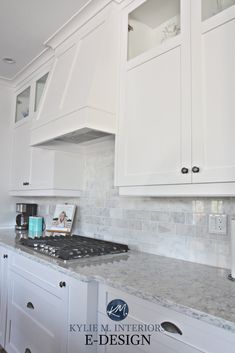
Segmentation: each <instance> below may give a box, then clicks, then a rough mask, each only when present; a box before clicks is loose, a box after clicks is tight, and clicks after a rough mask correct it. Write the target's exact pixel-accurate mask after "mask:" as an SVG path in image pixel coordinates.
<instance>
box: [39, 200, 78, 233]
mask: <svg viewBox="0 0 235 353" xmlns="http://www.w3.org/2000/svg"><path fill="white" fill-rule="evenodd" d="M75 211H76V205H71V204H58V205H56V208H55V213H54V217H53V220H52V224H51V225H48V226H47V227H46V232H49V233H54V234H53V235H69V234H71V232H72V226H73V220H74V215H75ZM49 235H50V234H49Z"/></svg>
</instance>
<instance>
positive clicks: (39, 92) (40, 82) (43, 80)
mask: <svg viewBox="0 0 235 353" xmlns="http://www.w3.org/2000/svg"><path fill="white" fill-rule="evenodd" d="M47 77H48V72H47V73H46V74H45V75H44V76H42V77H41V78H39V80H37V82H36V91H35V102H34V111H35V112H36V111H37V109H38V105H39V103H40V99H41V97H42V93H43V90H44V87H45V84H46V81H47Z"/></svg>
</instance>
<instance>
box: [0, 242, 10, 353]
mask: <svg viewBox="0 0 235 353" xmlns="http://www.w3.org/2000/svg"><path fill="white" fill-rule="evenodd" d="M8 259H9V251H8V250H6V249H4V248H2V247H0V346H2V347H3V348H5V343H6V322H7V288H8V285H7V283H8V282H7V274H8Z"/></svg>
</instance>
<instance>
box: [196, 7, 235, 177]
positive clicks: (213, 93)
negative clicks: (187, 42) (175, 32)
mask: <svg viewBox="0 0 235 353" xmlns="http://www.w3.org/2000/svg"><path fill="white" fill-rule="evenodd" d="M201 3H202V5H203V4H204V3H206V1H205V0H204V1H203V0H202V1H192V14H193V16H192V132H193V134H192V156H193V162H192V163H193V165H195V166H198V167H199V169H200V170H199V173H193V174H192V182H193V183H206V182H234V181H235V154H234V153H233V151H234V148H235V142H234V134H233V132H234V131H235V121H234V116H235V100H234V92H235V70H234V62H235V41H234V37H235V6H231V7H228V8H227V9H225V10H224V11H222V8H219V9H218V11H221V12H219V13H218V14H216V15H214V16H210V17H208V14H207V15H203V14H204V12H205V5H204V6H203V7H202V9H201ZM218 3H221V6H223V5H224V7H226V6H229V4H230V5H232V4H234V3H235V2H234V1H226V0H225V1H222V0H221V1H218ZM203 10H204V11H203ZM207 12H209V9H208V10H207ZM201 13H202V18H204V17H205V16H206V17H208V19H206V20H204V21H202V20H201ZM209 13H210V12H209Z"/></svg>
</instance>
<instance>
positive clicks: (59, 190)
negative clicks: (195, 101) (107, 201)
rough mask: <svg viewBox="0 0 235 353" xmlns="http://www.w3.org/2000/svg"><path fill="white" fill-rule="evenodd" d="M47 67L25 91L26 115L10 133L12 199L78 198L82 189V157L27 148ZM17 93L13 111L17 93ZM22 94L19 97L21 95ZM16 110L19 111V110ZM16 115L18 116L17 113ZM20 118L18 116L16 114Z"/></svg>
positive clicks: (17, 99) (76, 153) (75, 154)
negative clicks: (34, 197) (27, 92)
mask: <svg viewBox="0 0 235 353" xmlns="http://www.w3.org/2000/svg"><path fill="white" fill-rule="evenodd" d="M48 69H49V67H48V66H46V67H45V68H44V69H43V70H41V71H39V72H38V73H36V74H35V76H34V77H33V78H32V79H31V80H29V81H28V82H27V83H26V84H25V86H24V87H31V93H32V94H31V98H30V101H29V104H28V106H29V115H28V116H27V117H25V118H24V119H23V118H21V119H18V121H17V122H15V125H14V129H13V151H12V167H11V184H10V193H11V195H13V196H80V191H81V189H82V187H83V154H82V151H81V150H79V149H78V148H76V151H74V150H73V152H71V153H70V152H69V150H68V148H67V151H66V150H63V149H62V150H58V149H56V148H55V147H52V146H50V149H49V148H48V149H42V148H34V147H31V146H30V136H31V128H32V122H33V121H34V119H35V114H36V111H37V108H39V107H40V104H39V103H40V99H41V97H43V90H44V87H45V84H46V80H47V76H48ZM22 89H23V92H24V91H25V89H24V88H20V89H18V90H17V92H16V97H17V98H16V110H17V106H18V105H19V104H18V103H17V102H18V101H19V98H18V97H19V92H21V91H22ZM20 94H21V93H20ZM18 110H19V109H18ZM17 114H18V113H17ZM18 115H19V114H18Z"/></svg>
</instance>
